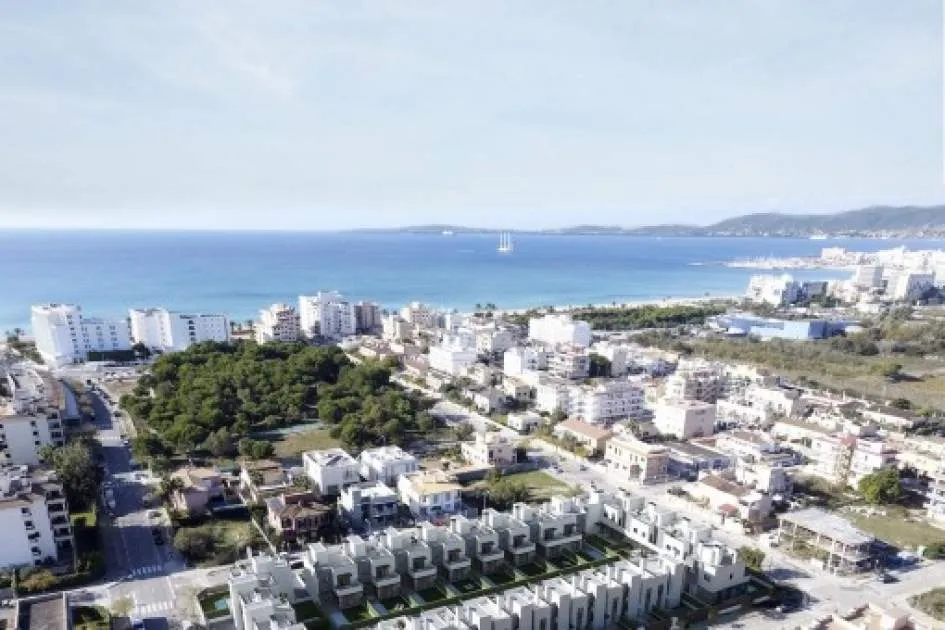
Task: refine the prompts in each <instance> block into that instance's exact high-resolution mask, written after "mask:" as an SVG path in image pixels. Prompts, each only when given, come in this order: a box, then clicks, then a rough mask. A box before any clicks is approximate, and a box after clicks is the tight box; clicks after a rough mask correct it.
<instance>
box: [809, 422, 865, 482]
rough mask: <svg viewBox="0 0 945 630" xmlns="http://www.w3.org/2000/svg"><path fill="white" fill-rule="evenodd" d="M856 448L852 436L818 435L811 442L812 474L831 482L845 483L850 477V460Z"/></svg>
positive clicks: (854, 438)
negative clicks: (813, 462) (813, 461)
mask: <svg viewBox="0 0 945 630" xmlns="http://www.w3.org/2000/svg"><path fill="white" fill-rule="evenodd" d="M855 446H856V437H855V436H852V435H823V434H822V435H818V436H816V437H814V438H813V439H812V440H811V449H810V450H811V455H812V457H813V458H814V460H815V462H816V463H815V464H814V472H815V473H816V474H817V475H818V476H820V477H824V478H825V479H829V480H830V481H833V482H843V483H845V482H846V481H847V479H848V477H849V475H850V460H851V458H852V457H853V450H854V448H855Z"/></svg>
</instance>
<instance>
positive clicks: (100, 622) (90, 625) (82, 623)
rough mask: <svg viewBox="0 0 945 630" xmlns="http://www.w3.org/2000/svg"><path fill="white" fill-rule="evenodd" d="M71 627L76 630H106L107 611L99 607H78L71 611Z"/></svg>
mask: <svg viewBox="0 0 945 630" xmlns="http://www.w3.org/2000/svg"><path fill="white" fill-rule="evenodd" d="M72 621H73V626H74V627H75V628H76V629H77V630H108V628H109V626H110V622H109V614H108V611H107V610H105V609H104V608H102V607H101V606H78V607H77V608H74V609H73V610H72Z"/></svg>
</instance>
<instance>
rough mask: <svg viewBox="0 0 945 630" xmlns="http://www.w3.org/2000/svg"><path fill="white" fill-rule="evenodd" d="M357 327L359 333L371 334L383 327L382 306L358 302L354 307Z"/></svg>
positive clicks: (375, 303)
mask: <svg viewBox="0 0 945 630" xmlns="http://www.w3.org/2000/svg"><path fill="white" fill-rule="evenodd" d="M354 320H355V327H356V328H357V330H358V332H371V331H374V330H377V329H379V328H380V327H381V306H380V304H378V303H377V302H363V301H362V302H358V303H357V304H355V305H354Z"/></svg>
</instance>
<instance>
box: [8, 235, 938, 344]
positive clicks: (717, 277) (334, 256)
mask: <svg viewBox="0 0 945 630" xmlns="http://www.w3.org/2000/svg"><path fill="white" fill-rule="evenodd" d="M514 240H515V251H514V253H512V254H499V253H498V252H496V245H497V238H496V237H495V236H491V235H455V236H441V235H418V234H356V233H340V234H338V233H324V232H294V233H288V232H219V233H215V232H124V231H102V232H95V231H74V232H45V231H0V266H2V269H3V273H2V275H0V278H2V280H0V289H2V290H0V330H3V329H9V328H13V327H15V326H23V327H26V326H27V325H28V323H29V306H30V304H34V303H41V302H76V303H79V304H81V305H82V306H83V308H84V309H85V312H86V313H88V314H93V315H100V316H121V315H125V314H127V309H128V308H129V307H133V306H134V307H140V306H166V307H168V308H173V309H180V310H190V311H212V312H222V313H225V314H227V315H229V316H230V317H232V318H233V319H237V320H243V319H247V318H251V317H255V316H256V314H257V313H258V311H259V309H260V308H262V307H264V306H267V305H268V304H271V303H272V302H275V301H289V302H293V303H294V302H295V300H296V298H297V296H298V295H299V294H300V293H308V292H313V291H318V290H326V289H337V290H339V291H342V292H343V293H344V294H345V295H347V296H348V297H349V298H351V299H354V300H362V299H364V300H372V301H377V302H380V303H381V304H382V305H384V306H387V307H398V306H400V305H402V304H403V303H404V302H407V301H409V300H420V301H423V302H427V303H429V304H432V305H435V306H441V307H455V308H460V309H471V308H472V307H473V306H474V305H475V304H476V303H487V302H492V303H495V304H496V305H497V306H499V307H500V308H521V307H526V306H532V305H545V304H556V305H557V304H587V303H609V302H612V301H618V302H622V301H631V300H644V299H658V298H663V297H667V296H672V297H695V296H702V295H705V294H711V295H734V294H741V293H742V292H743V291H744V289H745V286H746V284H747V282H748V277H749V276H750V275H751V274H752V273H753V272H752V271H751V270H745V269H729V268H727V267H724V266H721V264H720V263H722V262H723V261H726V260H731V259H734V258H743V257H751V256H801V255H814V254H817V253H819V251H820V249H821V248H823V247H827V246H831V245H841V246H843V247H847V248H848V249H853V250H863V251H872V250H877V249H885V248H890V247H895V246H898V245H900V244H905V245H907V246H911V247H939V246H942V245H943V243H942V242H941V241H938V242H936V241H892V240H889V241H879V240H859V239H845V240H842V241H836V242H832V241H810V240H803V239H773V238H655V237H625V236H544V235H521V236H516V237H515V239H514ZM795 275H796V276H798V277H803V278H818V277H819V278H825V277H826V278H832V277H838V275H845V274H838V273H837V272H826V271H804V272H797V273H795Z"/></svg>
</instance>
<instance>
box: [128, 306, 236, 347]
mask: <svg viewBox="0 0 945 630" xmlns="http://www.w3.org/2000/svg"><path fill="white" fill-rule="evenodd" d="M128 320H129V321H130V322H131V339H132V340H133V341H134V342H135V343H142V344H144V345H146V346H147V347H148V348H151V349H152V350H159V351H161V352H175V351H179V350H186V349H187V348H188V347H190V346H191V345H193V344H195V343H200V342H201V341H218V342H226V341H229V340H230V322H229V320H228V319H227V317H226V316H225V315H213V314H205V313H196V314H192V313H181V312H177V311H169V310H167V309H166V308H133V309H130V310H129V311H128Z"/></svg>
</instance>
